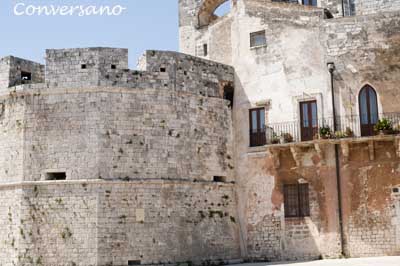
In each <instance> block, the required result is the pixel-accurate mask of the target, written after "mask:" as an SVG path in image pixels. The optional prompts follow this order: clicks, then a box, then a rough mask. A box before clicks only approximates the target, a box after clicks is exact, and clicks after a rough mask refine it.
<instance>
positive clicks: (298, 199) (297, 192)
mask: <svg viewBox="0 0 400 266" xmlns="http://www.w3.org/2000/svg"><path fill="white" fill-rule="evenodd" d="M283 197H284V204H285V217H287V218H291V217H307V216H310V201H309V189H308V184H293V185H284V187H283Z"/></svg>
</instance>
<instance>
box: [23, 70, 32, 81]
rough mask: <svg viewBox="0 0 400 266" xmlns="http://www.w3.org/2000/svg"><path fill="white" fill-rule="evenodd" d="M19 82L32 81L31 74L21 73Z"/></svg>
mask: <svg viewBox="0 0 400 266" xmlns="http://www.w3.org/2000/svg"><path fill="white" fill-rule="evenodd" d="M21 80H22V81H29V80H32V73H30V72H25V71H21Z"/></svg>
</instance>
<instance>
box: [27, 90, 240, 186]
mask: <svg viewBox="0 0 400 266" xmlns="http://www.w3.org/2000/svg"><path fill="white" fill-rule="evenodd" d="M20 101H22V102H23V103H24V104H25V113H24V120H22V121H21V122H22V123H23V129H24V149H23V150H24V174H25V179H26V180H32V181H34V180H45V179H46V173H47V172H66V173H67V178H68V179H80V178H82V177H83V178H85V179H86V178H87V179H120V180H121V179H128V180H129V179H186V180H192V181H193V180H207V181H212V180H213V177H214V176H223V177H226V178H227V180H228V181H233V174H232V170H233V162H232V135H231V133H230V130H231V118H230V109H229V108H228V106H227V105H226V103H225V101H224V100H223V99H219V98H209V97H203V96H201V95H199V96H197V95H193V94H190V93H183V92H174V91H170V90H169V88H161V89H156V90H154V89H147V90H142V89H124V88H120V89H118V88H103V89H100V90H98V89H92V90H89V89H87V90H84V89H79V90H73V89H70V90H67V91H65V90H58V89H48V90H41V91H40V94H37V93H36V92H34V91H32V92H29V90H27V91H26V93H25V94H24V98H23V99H20Z"/></svg>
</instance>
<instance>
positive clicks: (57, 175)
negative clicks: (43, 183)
mask: <svg viewBox="0 0 400 266" xmlns="http://www.w3.org/2000/svg"><path fill="white" fill-rule="evenodd" d="M66 179H67V174H66V173H65V172H53V173H47V180H53V181H61V180H66Z"/></svg>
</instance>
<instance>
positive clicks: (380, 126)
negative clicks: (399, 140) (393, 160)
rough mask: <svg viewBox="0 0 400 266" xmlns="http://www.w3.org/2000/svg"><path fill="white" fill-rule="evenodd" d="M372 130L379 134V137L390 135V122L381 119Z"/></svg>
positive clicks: (391, 131)
mask: <svg viewBox="0 0 400 266" xmlns="http://www.w3.org/2000/svg"><path fill="white" fill-rule="evenodd" d="M374 130H375V131H376V132H379V134H380V135H386V134H392V133H393V124H392V122H391V121H390V120H389V119H387V118H383V119H380V120H379V121H378V123H376V125H375V126H374Z"/></svg>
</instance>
